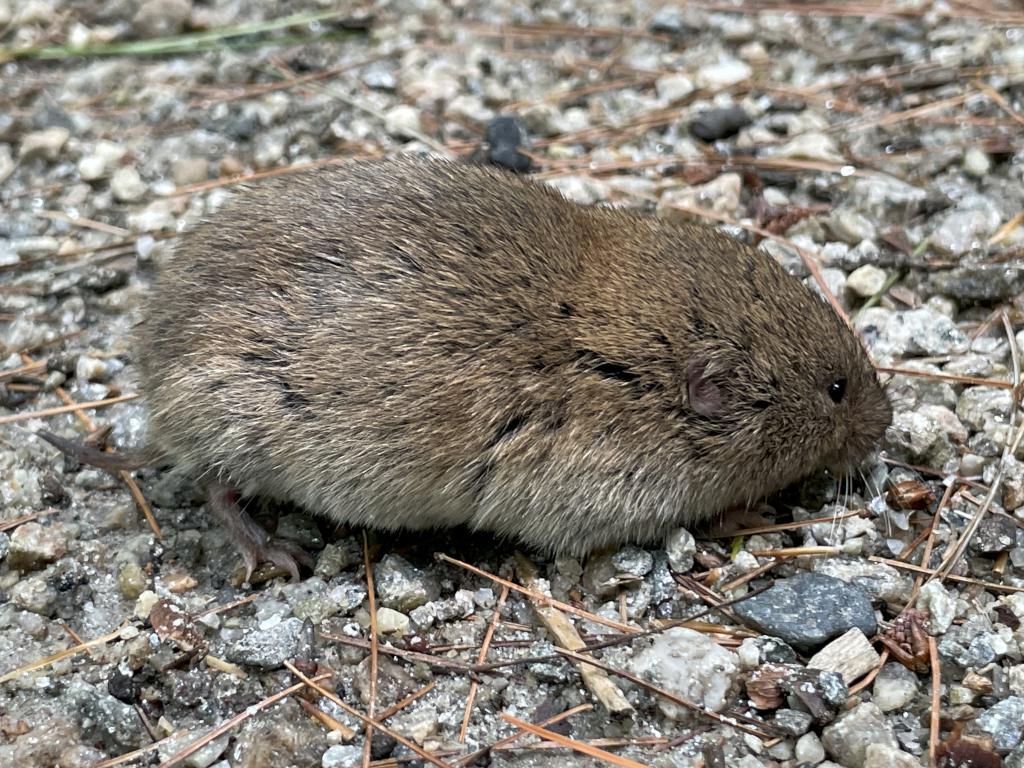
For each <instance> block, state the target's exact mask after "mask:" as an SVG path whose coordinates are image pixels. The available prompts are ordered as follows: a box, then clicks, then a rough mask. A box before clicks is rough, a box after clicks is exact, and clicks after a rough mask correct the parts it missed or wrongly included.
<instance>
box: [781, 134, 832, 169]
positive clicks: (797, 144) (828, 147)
mask: <svg viewBox="0 0 1024 768" xmlns="http://www.w3.org/2000/svg"><path fill="white" fill-rule="evenodd" d="M775 154H776V157H790V158H793V159H795V160H823V161H825V162H827V163H841V162H843V161H844V158H843V156H842V155H841V154H840V153H839V150H838V149H837V148H836V142H835V139H833V138H832V137H831V136H828V135H827V134H824V133H815V132H811V133H804V134H801V135H799V136H796V137H795V138H793V139H791V140H790V141H788V142H787V143H786V144H784V145H782V147H780V148H779V151H778V152H776V153H775Z"/></svg>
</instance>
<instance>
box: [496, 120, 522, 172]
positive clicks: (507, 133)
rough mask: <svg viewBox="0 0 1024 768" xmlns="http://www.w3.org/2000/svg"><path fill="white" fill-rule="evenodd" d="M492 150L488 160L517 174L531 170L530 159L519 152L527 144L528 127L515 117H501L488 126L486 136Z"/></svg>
mask: <svg viewBox="0 0 1024 768" xmlns="http://www.w3.org/2000/svg"><path fill="white" fill-rule="evenodd" d="M485 138H486V140H487V144H488V145H489V147H490V149H489V151H488V153H487V160H488V161H489V162H490V163H492V164H493V165H500V166H502V167H503V168H508V169H509V170H510V171H515V172H516V173H526V172H527V171H529V170H530V165H531V162H530V158H529V157H527V156H526V155H524V154H523V153H522V152H520V151H519V148H520V147H522V146H524V145H525V144H526V142H527V135H526V126H524V125H523V123H522V121H520V119H519V118H518V117H515V116H514V115H500V116H499V117H496V118H494V119H493V120H491V122H490V123H489V124H488V125H487V133H486V136H485Z"/></svg>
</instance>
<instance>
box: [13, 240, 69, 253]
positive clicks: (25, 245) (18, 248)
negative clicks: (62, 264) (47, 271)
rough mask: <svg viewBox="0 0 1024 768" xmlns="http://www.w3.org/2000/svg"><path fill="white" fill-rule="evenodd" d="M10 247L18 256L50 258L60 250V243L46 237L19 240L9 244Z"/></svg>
mask: <svg viewBox="0 0 1024 768" xmlns="http://www.w3.org/2000/svg"><path fill="white" fill-rule="evenodd" d="M11 247H12V248H13V249H14V252H15V253H16V254H18V255H19V256H51V255H53V254H55V253H56V252H57V250H58V249H59V248H60V241H59V240H58V239H57V238H55V237H49V236H48V235H40V236H39V237H23V238H21V239H19V240H14V241H13V242H12V243H11Z"/></svg>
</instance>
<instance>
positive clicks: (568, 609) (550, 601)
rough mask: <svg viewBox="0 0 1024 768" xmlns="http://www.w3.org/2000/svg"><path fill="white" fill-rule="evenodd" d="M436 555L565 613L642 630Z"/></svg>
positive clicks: (627, 629) (614, 626)
mask: <svg viewBox="0 0 1024 768" xmlns="http://www.w3.org/2000/svg"><path fill="white" fill-rule="evenodd" d="M435 557H437V558H438V559H440V560H443V561H444V562H446V563H450V564H452V565H457V566H458V567H459V568H465V569H466V570H467V571H469V572H470V573H475V574H476V575H477V576H483V577H484V578H485V579H490V580H491V581H493V582H495V583H496V584H501V585H502V586H503V587H508V588H509V589H511V590H512V591H514V592H519V593H520V594H522V595H526V596H527V597H529V598H531V599H532V600H536V601H537V602H539V603H542V604H544V605H550V606H553V607H555V608H558V609H559V610H560V611H564V612H565V613H571V614H573V615H574V616H579V617H581V618H584V619H588V620H589V621H593V622H594V623H596V624H601V625H602V626H605V627H610V628H611V629H617V630H618V631H619V632H625V633H627V634H636V633H638V632H640V630H639V629H637V628H636V627H631V626H630V625H629V624H622V623H620V622H618V621H614V620H612V619H606V618H605V617H604V616H598V615H597V614H596V613H591V612H590V611H585V610H583V609H582V608H577V607H576V606H574V605H569V604H568V603H563V602H561V601H559V600H555V598H553V597H549V596H548V595H544V594H541V593H540V592H537V591H535V590H532V589H527V588H526V587H521V586H519V585H518V584H516V583H515V582H514V581H509V580H508V579H503V578H501V576H495V575H494V574H493V573H488V572H487V571H485V570H483V569H481V568H477V567H476V566H474V565H470V564H469V563H464V562H462V561H461V560H456V559H455V558H454V557H449V556H448V555H445V554H443V553H440V552H439V553H437V555H435Z"/></svg>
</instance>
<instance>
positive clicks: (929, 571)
mask: <svg viewBox="0 0 1024 768" xmlns="http://www.w3.org/2000/svg"><path fill="white" fill-rule="evenodd" d="M868 560H869V561H871V562H872V563H885V564H886V565H891V566H892V567H893V568H902V569H903V570H905V571H914V572H915V573H923V574H925V575H926V576H931V577H933V578H934V577H935V576H937V575H938V571H936V570H935V569H934V568H922V567H921V566H920V565H913V564H912V563H904V562H903V561H902V560H891V559H889V558H887V557H877V556H875V555H868ZM943 578H946V579H949V580H950V581H958V582H961V583H963V584H976V585H977V586H979V587H984V588H985V589H991V590H994V591H996V592H1024V587H1011V586H1010V585H1008V584H996V583H994V582H991V581H982V580H981V579H972V578H971V577H969V576H956V575H954V574H952V573H950V574H946V575H945V576H944V577H943Z"/></svg>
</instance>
